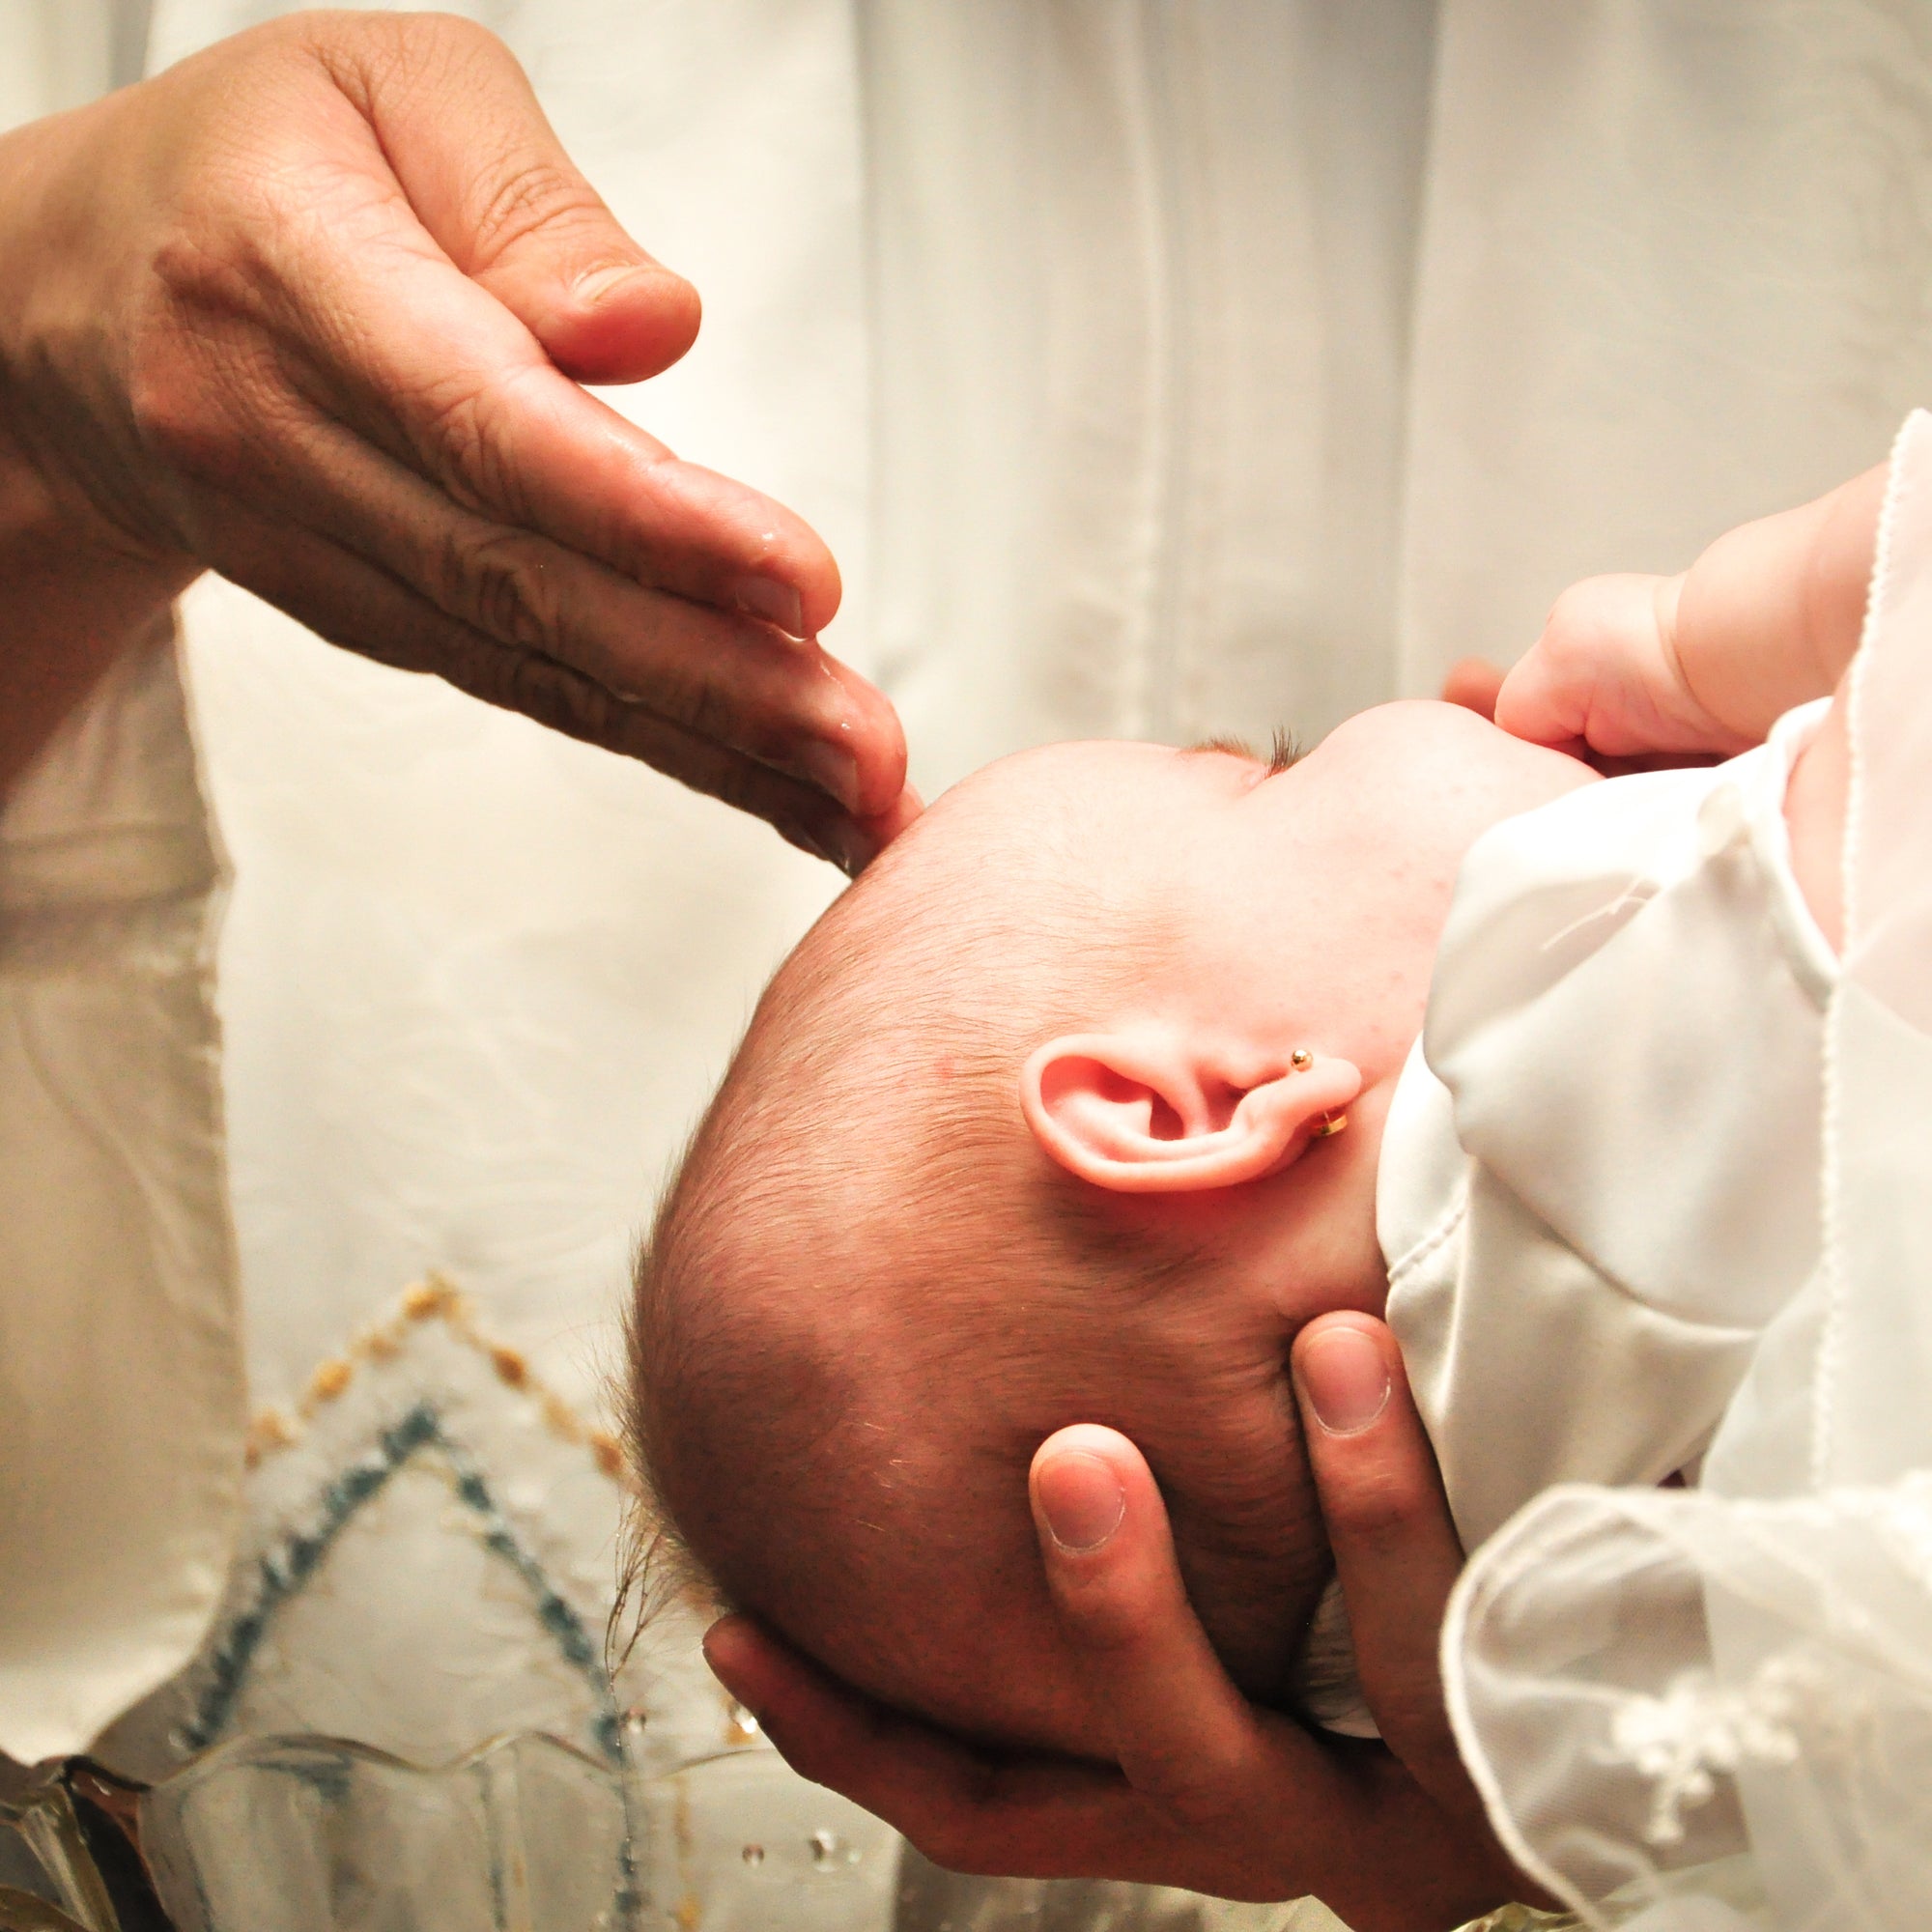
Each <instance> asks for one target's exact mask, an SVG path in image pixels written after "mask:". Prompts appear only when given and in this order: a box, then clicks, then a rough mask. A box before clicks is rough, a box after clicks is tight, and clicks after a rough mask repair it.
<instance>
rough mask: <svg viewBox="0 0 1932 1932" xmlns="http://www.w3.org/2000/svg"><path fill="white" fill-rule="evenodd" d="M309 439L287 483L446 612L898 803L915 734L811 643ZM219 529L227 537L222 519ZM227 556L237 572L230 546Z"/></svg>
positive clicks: (342, 537) (349, 448) (832, 781)
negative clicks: (907, 736) (642, 579)
mask: <svg viewBox="0 0 1932 1932" xmlns="http://www.w3.org/2000/svg"><path fill="white" fill-rule="evenodd" d="M308 449H309V455H310V476H309V480H307V481H306V482H297V483H295V484H292V485H291V487H292V488H293V489H294V490H296V491H297V492H298V494H299V495H300V496H301V497H302V500H303V504H304V507H305V510H306V512H307V517H308V520H309V521H310V522H311V523H312V524H313V525H314V526H316V527H317V528H319V529H320V530H321V531H322V532H323V533H324V534H326V535H327V536H329V537H332V538H334V539H335V540H336V541H337V542H339V543H341V544H343V545H345V546H346V547H347V548H349V549H351V550H353V551H355V553H357V554H359V555H361V556H363V557H365V558H366V559H368V560H369V561H371V562H373V563H375V564H376V565H377V566H378V567H379V568H380V569H382V570H383V571H384V573H385V574H386V575H388V576H389V577H391V578H393V579H395V580H396V581H397V582H402V583H406V584H409V585H411V586H412V588H414V589H415V590H416V592H417V593H418V594H426V595H427V596H428V597H429V599H430V601H431V602H433V603H434V604H435V605H436V606H437V608H438V609H440V611H443V612H445V613H446V614H447V615H449V616H452V617H454V618H456V619H457V620H458V621H459V622H461V623H463V624H465V625H467V626H469V628H471V629H473V630H475V631H478V632H480V633H482V634H483V635H484V636H486V637H488V638H491V639H495V640H496V641H497V643H499V644H505V645H512V646H517V647H520V648H522V649H523V650H526V651H529V652H535V653H538V654H540V655H541V656H543V657H546V658H549V659H553V660H554V661H556V662H557V663H558V664H561V665H564V666H567V667H569V668H572V669H575V670H578V671H581V672H582V673H584V674H586V675H587V676H588V677H589V678H591V679H592V680H593V681H594V682H595V683H597V684H599V685H601V686H602V687H603V688H604V689H605V690H606V691H608V692H610V693H612V694H613V695H615V696H619V697H622V698H628V699H634V700H638V701H640V702H641V703H643V704H644V705H646V706H647V707H648V708H649V709H650V710H651V711H652V712H653V713H655V714H656V715H657V716H658V717H660V718H663V719H665V720H667V721H668V722H669V723H670V724H673V725H679V726H681V727H683V728H684V729H685V730H687V731H690V732H692V733H694V734H696V736H698V737H701V738H710V739H715V740H716V741H718V743H719V744H720V745H722V746H723V747H725V749H726V750H729V751H736V752H742V753H746V754H747V755H748V756H750V757H753V758H755V759H757V760H758V761H760V762H761V763H763V764H767V765H770V766H772V767H774V768H775V769H777V770H781V771H784V772H788V773H790V774H792V775H793V776H795V777H798V778H802V779H804V780H806V781H808V782H809V783H812V784H815V785H817V786H818V787H819V788H820V789H821V790H823V791H825V792H826V793H828V794H829V795H830V796H831V797H833V798H834V799H836V800H837V801H838V803H839V804H840V805H842V806H843V807H844V808H845V810H847V811H848V812H850V813H852V814H853V815H854V816H855V817H864V816H871V815H875V814H878V813H881V812H884V811H887V810H891V809H892V808H893V807H894V805H895V802H896V801H897V800H898V799H899V797H900V795H901V793H902V790H903V787H904V783H905V741H904V735H903V732H902V731H901V729H900V726H899V723H898V719H897V716H896V715H895V712H894V711H893V708H892V706H891V705H890V704H888V703H887V701H886V699H885V698H884V697H883V696H881V695H880V694H879V693H878V692H877V691H876V690H875V689H874V688H873V687H872V686H871V685H869V684H868V683H867V682H866V681H865V680H864V679H863V678H861V677H859V676H858V675H857V674H856V673H855V672H853V671H851V670H849V669H847V668H846V667H844V666H843V665H840V664H838V662H837V661H836V660H834V659H832V658H830V657H828V656H827V655H826V654H825V653H824V652H823V651H821V650H820V649H819V648H818V647H817V645H816V644H814V643H811V642H803V643H799V642H794V641H793V640H791V639H788V638H786V637H784V636H782V635H781V633H779V632H778V631H776V630H775V629H773V628H772V627H771V626H770V625H767V624H764V623H761V622H758V621H757V620H755V619H753V618H750V617H745V616H740V615H736V614H732V613H728V612H724V611H717V610H715V609H712V608H711V607H709V606H707V605H701V604H696V603H693V602H691V601H690V600H688V599H685V598H682V597H677V596H673V595H668V594H667V593H665V592H664V591H661V590H656V589H651V588H648V587H645V586H641V585H639V584H638V583H636V582H633V581H632V580H631V579H629V578H627V577H625V576H623V575H622V574H620V573H619V572H617V571H615V570H612V569H611V568H610V567H609V566H608V565H605V564H603V563H600V562H598V561H597V560H596V559H594V558H591V557H587V556H584V555H582V554H579V553H578V552H576V551H573V550H570V549H568V548H566V547H564V546H562V545H560V544H557V543H555V542H554V541H552V540H551V539H549V538H547V537H544V536H540V535H537V534H535V533H533V532H531V531H529V530H526V529H521V528H517V527H514V526H507V525H504V524H501V523H497V522H496V521H493V520H492V519H490V518H488V517H485V516H483V515H482V514H480V513H478V512H474V511H469V510H467V509H464V508H463V507H462V506H460V505H458V504H454V503H452V502H450V501H449V500H448V498H447V497H444V496H442V494H441V493H440V492H439V491H438V490H437V489H436V488H435V487H434V486H433V485H431V484H429V483H427V482H425V481H424V480H423V479H422V478H421V477H419V476H417V475H416V474H415V473H414V472H413V471H412V470H410V469H405V468H404V467H403V466H401V465H399V464H396V463H394V462H392V461H391V460H390V459H388V458H387V457H385V456H384V455H383V454H382V453H381V452H380V451H377V450H372V449H370V448H369V447H368V446H367V445H366V444H364V443H362V442H361V441H360V440H358V439H356V438H355V437H354V436H353V435H351V434H350V433H349V432H348V431H346V430H344V429H343V428H342V427H341V426H340V425H339V424H335V423H331V422H327V421H326V420H324V421H318V422H315V423H313V424H312V425H311V426H310V429H309V432H308ZM215 535H216V540H217V541H218V542H219V543H220V544H221V545H223V546H230V545H232V543H233V534H232V531H231V528H230V526H229V522H228V517H227V516H226V515H224V516H223V518H222V519H220V520H219V527H218V529H217V530H216V532H215ZM216 560H217V561H218V562H220V563H221V564H222V565H223V567H224V568H228V569H229V570H230V572H231V574H235V566H234V564H233V562H232V561H231V559H230V558H229V557H228V556H227V555H225V554H218V555H217V558H216ZM384 655H386V656H390V657H391V658H393V652H385V653H384ZM412 668H428V669H434V668H438V667H436V666H434V665H424V666H420V667H412Z"/></svg>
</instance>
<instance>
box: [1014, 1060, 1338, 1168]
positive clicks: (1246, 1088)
mask: <svg viewBox="0 0 1932 1932" xmlns="http://www.w3.org/2000/svg"><path fill="white" fill-rule="evenodd" d="M1303 1058H1304V1059H1306V1060H1307V1065H1296V1064H1295V1061H1294V1057H1293V1055H1292V1054H1290V1053H1286V1052H1284V1053H1283V1054H1281V1055H1280V1057H1279V1060H1278V1061H1275V1062H1269V1061H1267V1060H1265V1059H1264V1060H1262V1061H1260V1062H1258V1063H1255V1064H1250V1065H1241V1066H1240V1067H1238V1068H1236V1069H1233V1070H1232V1071H1231V1068H1230V1066H1229V1065H1224V1064H1222V1062H1221V1057H1220V1056H1218V1055H1216V1054H1215V1053H1214V1052H1212V1051H1210V1050H1208V1049H1206V1048H1204V1047H1202V1046H1199V1045H1196V1044H1194V1043H1191V1042H1189V1041H1186V1040H1184V1039H1181V1038H1179V1037H1175V1036H1172V1035H1169V1034H1165V1033H1161V1032H1156V1031H1152V1030H1150V1031H1146V1032H1130V1033H1118V1034H1068V1035H1065V1036H1064V1037H1062V1038H1059V1039H1055V1040H1049V1041H1048V1042H1047V1043H1046V1045H1044V1046H1042V1047H1041V1048H1040V1049H1039V1050H1038V1052H1037V1053H1036V1054H1035V1055H1034V1056H1033V1057H1032V1059H1030V1060H1029V1061H1028V1062H1027V1064H1026V1066H1025V1069H1024V1070H1023V1071H1022V1072H1021V1074H1020V1106H1021V1108H1022V1110H1023V1111H1024V1112H1025V1114H1026V1120H1027V1125H1028V1127H1029V1128H1031V1129H1032V1132H1033V1137H1034V1139H1035V1140H1037V1142H1038V1143H1039V1145H1040V1146H1041V1147H1042V1148H1043V1149H1044V1150H1045V1151H1046V1152H1047V1153H1048V1154H1049V1155H1050V1156H1051V1157H1052V1158H1053V1159H1054V1160H1056V1161H1058V1162H1059V1163H1060V1165H1061V1166H1062V1167H1064V1168H1065V1170H1066V1171H1067V1173H1069V1174H1073V1175H1077V1176H1078V1177H1079V1178H1080V1179H1082V1180H1091V1181H1092V1182H1093V1183H1094V1185H1095V1186H1096V1187H1106V1188H1111V1189H1112V1190H1113V1191H1114V1192H1116V1193H1119V1194H1184V1193H1188V1192H1191V1191H1193V1190H1195V1189H1199V1188H1208V1187H1233V1186H1236V1185H1237V1184H1238V1183H1239V1182H1241V1181H1244V1180H1259V1179H1261V1178H1262V1176H1264V1175H1265V1174H1271V1173H1272V1172H1273V1171H1274V1170H1275V1169H1276V1168H1278V1167H1283V1166H1285V1165H1287V1163H1288V1162H1289V1161H1291V1160H1293V1158H1294V1157H1295V1156H1296V1155H1297V1154H1298V1153H1300V1151H1302V1149H1303V1148H1305V1147H1306V1146H1307V1145H1308V1143H1309V1141H1310V1140H1311V1139H1312V1138H1314V1136H1315V1135H1316V1134H1318V1133H1320V1132H1321V1130H1322V1128H1323V1126H1324V1123H1326V1122H1329V1121H1330V1120H1331V1119H1332V1118H1333V1117H1335V1116H1336V1115H1338V1114H1339V1113H1340V1112H1341V1110H1342V1109H1343V1108H1345V1107H1346V1106H1348V1104H1349V1103H1350V1101H1351V1100H1352V1099H1353V1098H1354V1097H1355V1095H1356V1094H1359V1093H1360V1092H1361V1089H1362V1076H1361V1074H1360V1072H1359V1071H1358V1070H1357V1069H1356V1067H1355V1065H1354V1064H1353V1062H1351V1061H1347V1060H1336V1059H1330V1058H1328V1057H1327V1056H1325V1055H1319V1054H1318V1055H1316V1056H1314V1057H1313V1058H1309V1057H1308V1056H1305V1055H1304V1056H1303Z"/></svg>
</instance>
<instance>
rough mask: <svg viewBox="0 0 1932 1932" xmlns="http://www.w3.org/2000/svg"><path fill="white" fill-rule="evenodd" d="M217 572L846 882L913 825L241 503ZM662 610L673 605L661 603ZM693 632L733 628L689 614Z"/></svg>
mask: <svg viewBox="0 0 1932 1932" xmlns="http://www.w3.org/2000/svg"><path fill="white" fill-rule="evenodd" d="M226 521H227V526H228V530H229V543H230V550H229V554H228V555H227V556H226V557H225V558H224V561H223V569H224V570H225V571H226V572H227V573H228V574H230V575H232V576H234V577H235V579H236V581H237V582H241V583H243V584H245V585H246V586H247V587H248V588H250V589H252V590H255V591H256V592H257V593H258V594H259V595H261V596H264V597H266V598H268V599H269V600H270V602H272V603H274V604H275V605H277V606H278V607H279V608H280V609H282V610H284V611H288V612H289V613H290V615H292V616H294V617H296V618H298V620H299V621H301V622H302V623H304V624H306V625H307V626H308V627H309V628H310V629H311V630H313V631H315V632H316V633H317V634H318V635H320V636H322V637H324V638H327V639H329V641H330V642H332V643H338V644H342V645H344V646H346V647H347V648H349V649H351V650H354V651H356V652H358V653H360V654H361V655H363V656H366V657H372V658H376V659H378V660H379V661H381V662H383V663H385V664H390V665H393V666H395V667H397V668H400V669H404V670H420V671H432V672H435V673H436V674H437V675H439V676H440V677H442V678H443V679H445V680H446V681H447V682H448V683H450V684H453V685H455V686H456V687H457V689H458V690H460V691H465V692H468V693H469V694H470V695H471V696H476V697H480V698H482V699H484V700H485V701H486V702H488V703H492V704H496V705H499V706H501V707H503V708H505V709H507V710H513V711H518V712H521V713H523V714H524V715H525V716H526V717H528V718H531V719H534V720H535V721H536V722H537V723H538V724H540V725H548V726H549V727H550V728H552V729H554V730H557V731H561V732H563V733H565V734H566V735H567V736H570V737H574V738H581V739H583V740H585V741H586V742H588V743H591V744H595V745H599V746H602V747H603V748H604V749H606V750H608V751H612V752H617V753H623V754H624V755H626V756H630V757H635V758H639V759H641V760H642V761H643V762H645V763H646V764H650V765H652V766H655V767H656V768H657V769H658V770H659V771H662V772H664V773H665V774H666V775H667V776H668V777H669V778H672V779H675V780H677V781H679V782H680V783H682V784H686V785H689V786H691V787H692V788H693V789H694V790H696V791H701V792H705V793H708V794H709V795H710V796H712V797H714V798H718V799H722V800H723V801H724V802H725V804H727V805H731V806H734V807H736V808H737V809H738V810H744V811H749V812H752V813H753V815H755V816H757V817H760V818H763V819H765V820H767V821H768V822H769V823H770V824H771V825H772V826H774V827H775V828H776V830H777V831H778V832H779V833H780V834H781V837H783V838H786V839H787V840H789V841H790V842H791V843H792V844H794V845H797V846H799V847H800V848H801V849H802V850H804V851H807V852H810V853H811V854H813V856H815V857H818V858H823V859H828V860H830V861H831V862H832V863H833V864H835V865H838V866H839V867H841V869H843V870H845V871H846V872H848V873H856V872H857V871H859V870H860V869H861V868H862V867H864V866H865V865H866V864H867V863H868V862H869V861H870V859H871V858H872V857H874V856H875V855H876V853H877V852H878V851H879V850H880V849H881V848H882V847H883V845H884V844H885V843H886V842H887V841H888V840H889V839H890V838H892V837H894V836H895V834H896V833H897V832H898V831H899V830H901V829H902V828H903V825H904V824H905V823H907V822H909V820H910V818H911V817H912V816H914V815H916V814H917V810H918V801H917V798H916V797H909V796H908V795H907V794H905V793H904V792H903V791H902V792H901V793H900V794H899V795H898V796H897V797H895V798H893V799H891V800H890V801H888V803H887V804H886V806H885V807H884V808H883V809H882V810H879V811H877V812H870V813H867V814H864V815H858V814H854V813H852V812H850V811H848V810H845V808H844V807H842V806H841V805H839V804H838V802H837V801H836V800H834V799H833V798H831V797H829V796H828V795H827V794H826V793H825V792H823V791H821V790H820V789H818V788H817V787H816V786H815V785H813V784H810V783H807V782H805V781H802V780H800V779H798V778H795V777H792V776H789V775H787V774H786V773H784V772H781V771H778V770H774V769H773V768H771V767H770V766H768V765H765V764H762V763H760V762H759V761H758V760H756V759H754V758H752V757H749V756H747V755H745V754H744V753H739V752H735V751H732V750H731V749H729V748H728V747H726V746H725V745H722V744H720V743H719V742H718V741H717V740H716V739H715V738H712V737H709V736H703V735H700V734H698V733H697V732H696V731H693V730H690V729H687V728H685V727H684V726H683V725H678V724H676V723H675V722H673V721H671V720H668V719H666V718H664V717H662V716H661V715H659V714H658V713H656V712H655V711H653V710H652V709H651V708H650V707H649V706H648V705H647V704H643V703H639V702H636V701H633V700H628V699H626V698H624V697H622V696H618V695H617V694H615V693H613V692H611V690H609V689H608V688H607V687H606V686H604V685H602V684H600V683H598V682H597V681H596V680H595V679H593V678H590V677H587V676H585V675H584V674H583V673H582V671H579V670H577V669H575V668H573V667H571V666H569V665H565V664H561V663H559V662H557V661H556V660H555V659H554V658H551V657H548V656H546V655H545V654H544V653H542V652H540V651H533V650H526V649H522V648H519V647H517V646H514V645H507V644H503V643H500V642H498V641H497V639H494V638H491V637H488V636H486V635H485V634H484V633H482V632H480V631H477V630H475V629H473V628H471V627H470V626H469V625H467V624H464V623H463V622H461V621H460V620H458V619H456V618H454V617H451V616H450V615H449V614H448V613H447V612H445V611H441V610H440V609H438V608H437V607H436V606H435V605H433V604H431V603H429V602H428V601H427V600H425V599H424V598H422V597H420V596H418V595H417V594H416V593H415V592H414V591H412V589H410V588H409V586H407V585H406V584H403V583H400V582H397V581H396V580H395V579H394V578H392V577H390V576H388V575H387V574H386V573H385V572H384V571H382V570H379V569H377V568H375V567H373V566H372V565H370V564H369V563H367V562H366V561H365V560H363V559H362V558H361V557H358V556H356V555H355V554H353V553H352V552H349V551H347V550H345V549H343V548H342V547H341V546H339V545H337V544H335V543H333V542H331V541H330V540H329V539H328V538H327V537H325V536H322V535H320V534H317V533H316V532H313V531H309V530H303V529H300V528H296V527H290V526H285V525H281V524H271V523H270V522H268V521H267V520H265V519H260V518H257V517H253V516H251V515H250V514H249V513H248V512H247V510H246V509H245V508H243V507H242V506H241V505H240V504H235V505H232V506H231V510H230V514H229V516H228V518H227V520H226ZM667 601H668V602H670V601H674V600H667ZM686 614H687V615H688V616H689V617H690V619H691V621H693V622H696V623H698V624H700V625H701V624H702V623H703V622H704V621H706V620H707V618H708V620H709V621H711V622H713V623H716V624H718V625H720V626H723V625H726V624H728V623H731V622H734V621H741V620H733V619H728V618H725V617H724V616H723V615H722V614H720V613H715V612H713V613H706V612H703V611H696V609H695V607H686Z"/></svg>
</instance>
